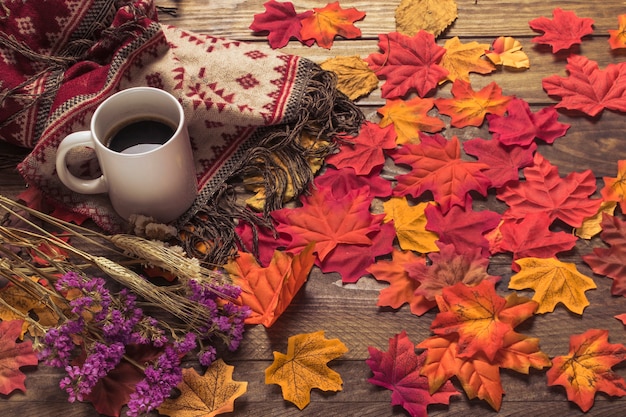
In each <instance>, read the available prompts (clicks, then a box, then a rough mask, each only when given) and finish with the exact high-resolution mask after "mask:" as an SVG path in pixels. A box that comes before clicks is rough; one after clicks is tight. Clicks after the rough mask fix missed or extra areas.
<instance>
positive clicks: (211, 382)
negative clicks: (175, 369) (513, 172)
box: [158, 359, 248, 417]
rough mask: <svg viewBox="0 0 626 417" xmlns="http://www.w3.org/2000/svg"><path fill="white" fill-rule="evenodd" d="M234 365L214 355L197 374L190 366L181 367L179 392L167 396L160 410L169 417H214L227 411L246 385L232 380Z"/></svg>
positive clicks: (233, 406)
mask: <svg viewBox="0 0 626 417" xmlns="http://www.w3.org/2000/svg"><path fill="white" fill-rule="evenodd" d="M233 369H235V367H234V366H231V365H227V364H226V363H225V362H224V361H223V360H222V359H217V360H216V361H215V362H213V363H212V364H211V366H209V367H208V368H207V370H206V372H205V373H204V375H202V376H200V375H199V374H198V373H197V372H196V370H195V369H193V368H184V369H183V382H181V383H180V384H179V385H178V387H177V388H178V389H179V390H180V395H179V396H178V397H176V398H168V399H166V400H165V401H163V403H162V404H161V405H160V406H159V408H158V410H159V413H160V414H164V415H167V416H170V417H198V416H202V417H213V416H216V415H218V414H224V413H229V412H231V411H233V410H234V408H235V404H234V403H235V400H236V399H237V398H239V397H240V396H242V395H243V394H244V393H245V392H246V391H247V389H248V383H247V382H242V381H233Z"/></svg>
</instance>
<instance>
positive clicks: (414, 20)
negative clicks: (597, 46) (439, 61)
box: [395, 0, 457, 36]
mask: <svg viewBox="0 0 626 417" xmlns="http://www.w3.org/2000/svg"><path fill="white" fill-rule="evenodd" d="M395 16H396V30H397V31H398V32H400V33H403V34H405V35H408V36H413V35H415V34H416V33H417V32H419V31H420V30H425V31H426V32H429V33H432V34H433V35H434V36H439V34H440V33H441V32H443V31H444V30H445V29H446V28H447V27H448V26H450V24H451V23H452V22H454V21H455V20H456V18H457V7H456V1H454V0H402V1H401V2H400V4H399V5H398V7H397V8H396V12H395Z"/></svg>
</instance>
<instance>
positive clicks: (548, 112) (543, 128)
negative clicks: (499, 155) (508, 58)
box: [487, 98, 570, 146]
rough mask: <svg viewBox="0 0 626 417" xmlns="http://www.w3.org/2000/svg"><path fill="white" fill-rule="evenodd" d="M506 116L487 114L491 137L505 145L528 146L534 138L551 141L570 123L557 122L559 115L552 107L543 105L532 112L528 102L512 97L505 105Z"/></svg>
mask: <svg viewBox="0 0 626 417" xmlns="http://www.w3.org/2000/svg"><path fill="white" fill-rule="evenodd" d="M506 112H507V115H506V116H498V115H496V114H488V115H487V121H488V122H489V131H490V132H493V136H492V139H496V140H499V141H500V142H502V143H503V144H505V145H520V146H529V145H531V144H532V143H533V141H534V139H535V138H539V139H541V140H543V141H544V142H546V143H553V142H554V141H555V140H556V139H557V138H559V137H561V136H563V135H565V133H566V132H567V129H569V127H570V125H568V124H565V123H559V121H558V120H557V119H558V117H559V115H558V113H557V112H556V110H555V109H554V107H544V108H542V109H541V110H539V111H537V112H536V113H533V112H532V111H531V110H530V106H529V105H528V102H526V101H525V100H522V99H520V98H514V99H513V100H511V101H510V102H509V104H508V106H507V107H506Z"/></svg>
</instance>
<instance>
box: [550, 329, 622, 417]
mask: <svg viewBox="0 0 626 417" xmlns="http://www.w3.org/2000/svg"><path fill="white" fill-rule="evenodd" d="M625 359H626V347H625V346H624V345H622V344H617V343H616V344H611V343H609V332H608V331H607V330H599V329H590V330H587V331H586V332H585V333H582V334H577V335H572V336H571V337H570V343H569V353H568V354H567V355H565V356H557V357H555V358H554V359H553V360H552V363H553V365H552V368H550V369H549V370H548V372H547V373H546V376H547V377H548V385H549V386H554V385H561V386H563V387H565V390H566V391H567V399H568V400H570V401H573V402H575V403H576V404H578V406H579V407H580V408H581V410H583V411H584V412H586V411H587V410H589V409H590V408H591V407H592V406H593V402H594V397H595V394H596V392H598V391H602V392H605V393H607V394H609V395H613V396H619V397H622V396H624V395H626V381H624V378H622V377H621V376H620V375H618V374H616V373H615V372H613V371H612V370H611V367H612V366H613V365H617V364H618V363H620V362H623V361H624V360H625Z"/></svg>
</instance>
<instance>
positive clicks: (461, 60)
mask: <svg viewBox="0 0 626 417" xmlns="http://www.w3.org/2000/svg"><path fill="white" fill-rule="evenodd" d="M443 47H444V48H445V50H446V54H445V55H444V56H443V58H441V62H440V63H439V65H441V66H442V67H444V68H445V69H447V70H448V75H447V76H446V79H445V80H443V81H441V83H443V82H445V81H446V80H450V81H454V80H456V79H457V78H460V79H462V80H464V81H468V82H469V73H470V72H476V73H478V74H489V73H490V72H493V71H494V70H495V69H496V67H495V66H494V65H493V64H492V63H491V62H489V61H487V60H484V59H482V56H483V55H485V50H486V49H488V48H489V45H488V44H483V43H478V42H476V41H472V42H469V43H461V40H460V39H459V37H458V36H455V37H454V38H452V39H448V40H447V41H446V43H445V44H444V45H443Z"/></svg>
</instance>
